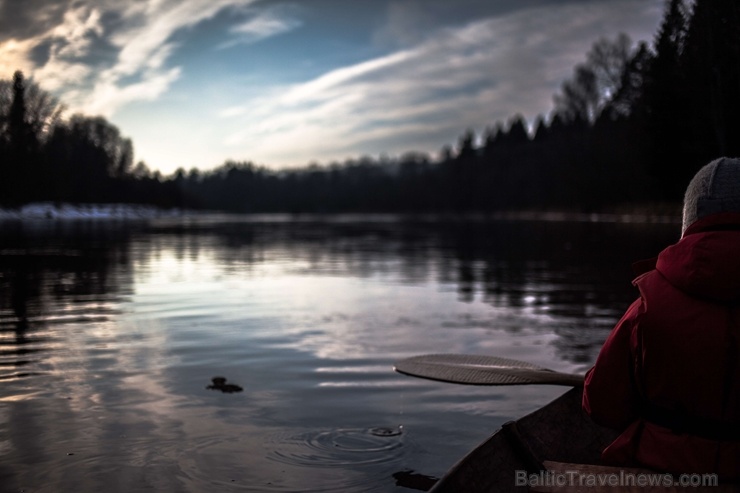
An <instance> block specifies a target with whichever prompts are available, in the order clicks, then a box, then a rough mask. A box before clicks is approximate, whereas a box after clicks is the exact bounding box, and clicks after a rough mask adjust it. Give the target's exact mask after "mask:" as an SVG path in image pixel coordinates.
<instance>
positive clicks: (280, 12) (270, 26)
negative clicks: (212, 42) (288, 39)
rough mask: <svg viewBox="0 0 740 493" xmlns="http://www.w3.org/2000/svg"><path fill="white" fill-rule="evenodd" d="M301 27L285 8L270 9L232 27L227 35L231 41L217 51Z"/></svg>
mask: <svg viewBox="0 0 740 493" xmlns="http://www.w3.org/2000/svg"><path fill="white" fill-rule="evenodd" d="M301 25H302V22H301V21H300V20H298V19H296V18H295V17H293V16H292V15H291V14H290V13H289V12H287V9H285V8H272V9H270V10H267V11H264V12H260V13H257V15H255V16H254V17H252V18H251V19H249V20H247V21H246V22H243V23H241V24H238V25H236V26H232V27H231V28H230V29H229V33H231V34H232V35H233V39H231V40H229V41H227V42H225V43H222V44H221V45H219V46H218V48H219V49H224V48H231V47H233V46H236V45H239V44H252V43H256V42H258V41H262V40H263V39H267V38H270V37H272V36H277V35H279V34H284V33H287V32H289V31H292V30H294V29H296V28H298V27H300V26H301Z"/></svg>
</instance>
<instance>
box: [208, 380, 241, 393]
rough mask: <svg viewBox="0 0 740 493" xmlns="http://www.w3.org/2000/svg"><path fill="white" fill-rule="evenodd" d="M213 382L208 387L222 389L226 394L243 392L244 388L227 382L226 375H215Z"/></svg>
mask: <svg viewBox="0 0 740 493" xmlns="http://www.w3.org/2000/svg"><path fill="white" fill-rule="evenodd" d="M211 382H213V383H212V384H211V385H209V386H208V387H206V388H207V389H209V390H220V391H221V392H223V393H224V394H233V393H234V392H241V391H242V390H244V389H243V388H241V387H239V386H238V385H235V384H233V383H226V379H225V378H224V377H213V378H212V379H211Z"/></svg>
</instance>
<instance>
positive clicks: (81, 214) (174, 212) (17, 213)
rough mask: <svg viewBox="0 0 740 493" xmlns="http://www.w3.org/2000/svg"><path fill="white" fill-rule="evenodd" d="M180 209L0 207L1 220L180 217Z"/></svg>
mask: <svg viewBox="0 0 740 493" xmlns="http://www.w3.org/2000/svg"><path fill="white" fill-rule="evenodd" d="M182 215H183V211H182V210H179V209H158V208H156V207H152V206H146V205H133V204H79V205H72V204H52V203H48V202H42V203H35V204H27V205H24V206H23V207H20V208H18V209H0V221H2V220H25V219H70V220H71V219H121V220H131V219H133V220H136V219H155V218H160V217H179V216H182Z"/></svg>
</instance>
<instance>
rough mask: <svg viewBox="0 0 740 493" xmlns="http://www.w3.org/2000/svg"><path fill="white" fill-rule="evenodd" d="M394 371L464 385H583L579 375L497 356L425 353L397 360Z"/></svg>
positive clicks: (581, 377)
mask: <svg viewBox="0 0 740 493" xmlns="http://www.w3.org/2000/svg"><path fill="white" fill-rule="evenodd" d="M394 370H396V371H397V372H399V373H403V374H405V375H411V376H414V377H420V378H426V379H430V380H439V381H441V382H450V383H460V384H466V385H534V384H549V385H566V386H579V385H583V376H582V375H572V374H570V373H559V372H555V371H552V370H548V369H546V368H541V367H539V366H537V365H533V364H531V363H527V362H525V361H517V360H512V359H508V358H499V357H497V356H483V355H468V354H426V355H421V356H413V357H411V358H406V359H403V360H400V361H397V362H396V363H395V365H394Z"/></svg>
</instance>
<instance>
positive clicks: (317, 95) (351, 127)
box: [222, 0, 662, 164]
mask: <svg viewBox="0 0 740 493" xmlns="http://www.w3.org/2000/svg"><path fill="white" fill-rule="evenodd" d="M658 4H659V2H657V1H656V2H652V3H646V2H644V1H641V0H622V1H619V2H617V1H614V2H607V3H597V4H590V3H582V2H579V3H575V4H566V5H562V4H561V6H560V7H553V6H548V7H542V8H532V9H527V10H523V11H518V12H511V13H509V14H507V15H503V16H499V17H491V18H487V19H483V20H479V21H475V22H471V23H468V24H466V25H464V26H462V27H459V28H454V29H453V28H443V29H438V30H437V31H435V32H434V33H433V36H429V37H427V38H426V39H425V40H424V41H421V42H419V43H417V44H416V45H414V46H413V47H411V48H407V49H404V50H401V51H397V52H395V53H391V54H388V55H385V56H382V57H379V58H375V59H372V60H368V61H366V62H363V63H359V64H355V65H351V66H347V67H343V68H339V69H335V70H332V71H329V72H327V73H325V74H324V75H322V76H320V77H317V78H315V79H313V80H310V81H307V82H304V83H301V84H297V85H293V86H288V87H283V88H273V89H272V90H271V91H270V92H269V93H265V94H263V95H262V97H260V98H259V99H255V100H251V101H249V102H247V104H245V105H243V106H240V107H231V108H226V109H225V110H224V111H223V112H222V115H223V116H225V117H230V118H238V119H239V120H238V124H237V126H238V127H239V128H240V129H241V130H239V131H238V132H234V133H232V134H231V135H230V136H229V137H228V138H227V140H226V144H227V145H229V146H231V147H232V149H244V150H245V151H246V152H248V153H249V155H250V156H251V157H252V158H253V159H256V160H258V161H265V162H268V163H275V164H277V163H291V164H300V163H305V162H307V161H308V160H310V159H312V158H322V159H342V158H344V157H346V156H348V155H350V154H357V153H363V152H368V153H373V152H374V151H375V152H377V150H378V149H382V150H384V151H387V152H391V153H401V152H404V151H409V150H422V151H428V152H433V151H436V150H438V148H439V147H441V146H442V145H443V144H444V143H445V142H450V141H452V140H454V139H456V138H457V136H459V135H460V134H461V133H462V132H463V130H464V129H465V128H474V129H482V128H483V127H485V126H487V125H491V124H493V123H495V122H496V121H500V120H506V119H508V118H510V117H512V116H513V115H515V114H522V115H524V116H525V117H526V118H527V119H528V120H530V121H531V120H532V119H534V117H535V116H537V115H539V114H546V113H547V112H549V110H550V109H551V107H552V104H551V102H552V95H553V94H554V93H555V92H556V90H557V88H558V87H559V85H560V83H561V81H562V80H564V79H565V78H567V77H569V76H570V74H571V71H572V68H573V66H574V65H575V64H576V63H578V62H580V61H582V60H583V59H584V57H585V53H586V52H587V51H588V49H589V47H590V43H592V42H593V41H596V40H597V39H598V38H599V37H601V36H604V35H609V36H610V37H614V36H616V35H617V34H618V33H619V32H620V31H627V32H632V33H633V37H642V38H643V39H646V38H647V39H649V37H650V36H651V35H652V33H653V32H654V30H655V27H656V25H657V21H658V19H659V18H660V13H661V11H662V8H661V7H660V5H658ZM286 143H290V145H286Z"/></svg>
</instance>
